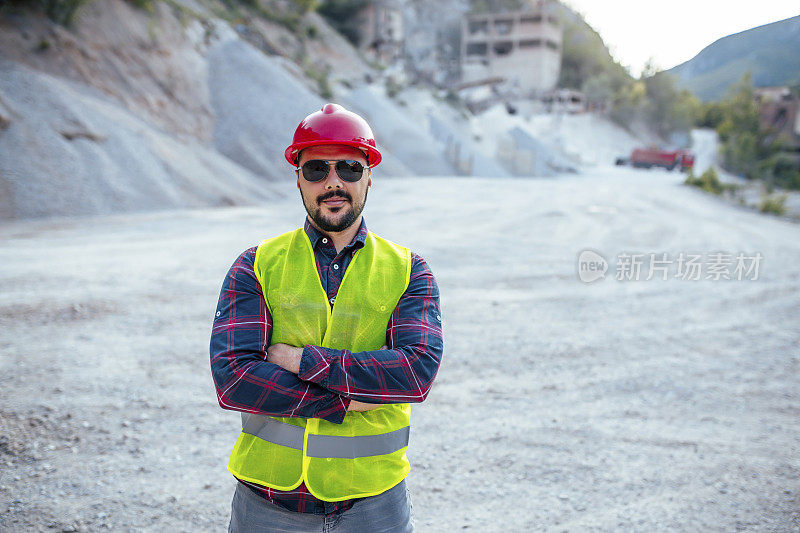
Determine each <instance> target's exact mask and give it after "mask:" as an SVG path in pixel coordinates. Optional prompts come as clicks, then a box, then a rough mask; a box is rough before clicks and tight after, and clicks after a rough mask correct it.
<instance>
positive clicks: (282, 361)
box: [267, 342, 303, 374]
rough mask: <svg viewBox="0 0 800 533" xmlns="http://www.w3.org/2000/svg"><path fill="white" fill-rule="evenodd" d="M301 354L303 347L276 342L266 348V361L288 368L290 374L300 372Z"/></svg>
mask: <svg viewBox="0 0 800 533" xmlns="http://www.w3.org/2000/svg"><path fill="white" fill-rule="evenodd" d="M302 356H303V347H302V346H301V347H299V348H298V347H295V346H289V345H288V344H283V343H280V342H279V343H278V344H273V345H271V346H270V347H269V348H267V361H269V362H270V363H275V364H276V365H278V366H279V367H281V368H283V369H285V370H288V371H289V372H291V373H292V374H297V373H299V372H300V358H301V357H302Z"/></svg>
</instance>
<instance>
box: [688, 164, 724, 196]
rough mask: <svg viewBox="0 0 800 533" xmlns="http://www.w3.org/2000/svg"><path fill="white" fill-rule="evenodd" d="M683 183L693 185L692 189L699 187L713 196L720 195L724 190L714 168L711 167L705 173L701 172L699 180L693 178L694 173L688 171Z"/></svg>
mask: <svg viewBox="0 0 800 533" xmlns="http://www.w3.org/2000/svg"><path fill="white" fill-rule="evenodd" d="M684 183H685V184H686V185H693V186H694V187H699V188H701V189H703V190H704V191H707V192H710V193H713V194H722V191H724V190H725V186H724V185H723V184H722V183H720V181H719V176H718V175H717V171H716V170H714V167H711V168H709V169H708V170H706V171H705V172H703V173H702V174H701V175H700V177H699V178H696V177H695V176H694V172H692V171H690V172H689V175H688V176H687V177H686V181H684Z"/></svg>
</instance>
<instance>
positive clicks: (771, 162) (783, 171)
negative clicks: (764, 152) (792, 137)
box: [757, 152, 800, 190]
mask: <svg viewBox="0 0 800 533" xmlns="http://www.w3.org/2000/svg"><path fill="white" fill-rule="evenodd" d="M757 172H758V174H759V175H760V176H761V177H762V178H763V179H764V180H765V181H766V183H767V185H769V186H770V188H772V187H773V186H777V187H783V188H784V189H794V190H800V155H797V154H791V153H788V152H776V153H774V154H772V155H771V156H770V157H768V158H767V159H765V160H763V161H761V162H760V163H759V164H758V167H757Z"/></svg>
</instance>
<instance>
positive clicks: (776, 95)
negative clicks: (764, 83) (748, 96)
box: [755, 87, 800, 150]
mask: <svg viewBox="0 0 800 533" xmlns="http://www.w3.org/2000/svg"><path fill="white" fill-rule="evenodd" d="M755 99H756V102H758V105H759V114H760V122H761V127H762V128H763V129H764V130H766V131H769V132H770V133H771V135H772V136H773V137H774V139H775V140H780V141H781V142H783V143H784V144H785V145H786V147H787V148H791V149H794V150H798V149H800V99H798V97H797V95H795V94H794V93H793V92H792V91H791V90H790V89H789V88H788V87H760V88H756V89H755Z"/></svg>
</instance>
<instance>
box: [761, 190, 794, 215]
mask: <svg viewBox="0 0 800 533" xmlns="http://www.w3.org/2000/svg"><path fill="white" fill-rule="evenodd" d="M787 197H788V196H787V195H786V194H776V195H772V194H768V195H766V196H763V197H762V198H761V201H760V202H759V203H758V210H759V211H761V212H762V213H773V214H776V215H783V214H785V213H786V205H785V204H786V198H787Z"/></svg>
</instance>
